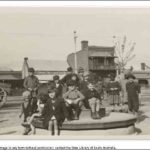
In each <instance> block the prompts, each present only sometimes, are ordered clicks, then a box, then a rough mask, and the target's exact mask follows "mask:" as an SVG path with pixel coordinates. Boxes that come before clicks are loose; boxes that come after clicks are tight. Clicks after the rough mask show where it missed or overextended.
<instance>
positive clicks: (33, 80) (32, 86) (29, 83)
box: [23, 68, 39, 113]
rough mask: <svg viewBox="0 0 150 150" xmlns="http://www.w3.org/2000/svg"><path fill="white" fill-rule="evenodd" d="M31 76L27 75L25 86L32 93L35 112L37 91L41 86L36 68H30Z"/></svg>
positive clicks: (33, 110)
mask: <svg viewBox="0 0 150 150" xmlns="http://www.w3.org/2000/svg"><path fill="white" fill-rule="evenodd" d="M28 72H29V76H27V77H26V78H25V80H24V83H23V86H24V88H25V89H26V90H28V91H29V92H30V93H31V96H32V113H34V112H35V111H36V110H37V105H36V103H37V98H36V97H37V92H38V88H39V80H38V78H37V77H36V76H35V75H34V72H35V70H34V68H29V69H28Z"/></svg>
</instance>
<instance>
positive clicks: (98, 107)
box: [95, 99, 100, 112]
mask: <svg viewBox="0 0 150 150" xmlns="http://www.w3.org/2000/svg"><path fill="white" fill-rule="evenodd" d="M95 104H96V112H99V109H100V100H99V99H96V103H95Z"/></svg>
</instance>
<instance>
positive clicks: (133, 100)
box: [126, 74, 140, 116]
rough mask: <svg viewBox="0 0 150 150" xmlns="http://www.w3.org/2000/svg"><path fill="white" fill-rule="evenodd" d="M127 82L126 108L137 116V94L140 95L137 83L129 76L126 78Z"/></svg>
mask: <svg viewBox="0 0 150 150" xmlns="http://www.w3.org/2000/svg"><path fill="white" fill-rule="evenodd" d="M127 79H128V82H127V83H126V91H127V97H128V107H129V111H130V112H132V113H133V114H135V115H136V116H137V115H138V110H139V93H140V86H139V84H138V83H137V82H135V81H134V80H135V76H134V75H132V74H129V75H128V76H127Z"/></svg>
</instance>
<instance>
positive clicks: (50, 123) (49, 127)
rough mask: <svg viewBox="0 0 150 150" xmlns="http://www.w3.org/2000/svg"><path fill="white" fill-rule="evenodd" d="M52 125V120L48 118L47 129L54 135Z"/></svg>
mask: <svg viewBox="0 0 150 150" xmlns="http://www.w3.org/2000/svg"><path fill="white" fill-rule="evenodd" d="M53 125H54V123H53V120H50V121H49V125H48V130H49V131H50V133H51V135H54V131H53Z"/></svg>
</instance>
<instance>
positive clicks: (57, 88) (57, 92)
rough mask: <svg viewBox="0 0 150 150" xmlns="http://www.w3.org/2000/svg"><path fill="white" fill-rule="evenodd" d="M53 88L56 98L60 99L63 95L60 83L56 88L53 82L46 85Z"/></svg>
mask: <svg viewBox="0 0 150 150" xmlns="http://www.w3.org/2000/svg"><path fill="white" fill-rule="evenodd" d="M51 86H52V87H55V88H56V96H57V97H62V94H63V86H62V84H61V83H59V86H58V87H56V83H55V82H51V83H50V82H49V85H48V87H51Z"/></svg>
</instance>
